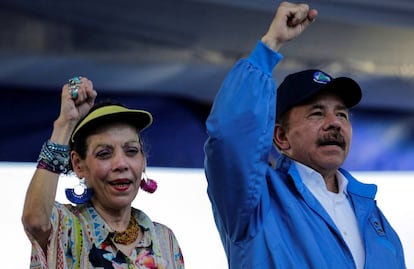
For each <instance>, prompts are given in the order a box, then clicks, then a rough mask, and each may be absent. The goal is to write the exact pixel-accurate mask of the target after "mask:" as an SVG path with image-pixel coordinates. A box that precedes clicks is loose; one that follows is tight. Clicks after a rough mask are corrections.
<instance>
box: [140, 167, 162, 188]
mask: <svg viewBox="0 0 414 269" xmlns="http://www.w3.org/2000/svg"><path fill="white" fill-rule="evenodd" d="M140 187H141V189H143V190H144V191H146V192H148V193H153V192H155V191H156V190H157V187H158V185H157V182H156V181H155V180H153V179H150V178H148V177H147V174H146V173H145V171H144V172H142V179H141V185H140Z"/></svg>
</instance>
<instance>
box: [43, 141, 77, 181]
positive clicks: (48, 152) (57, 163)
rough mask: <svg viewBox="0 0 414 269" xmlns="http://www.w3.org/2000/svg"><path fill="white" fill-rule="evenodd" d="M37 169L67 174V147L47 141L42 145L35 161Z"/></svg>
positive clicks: (68, 169) (68, 168)
mask: <svg viewBox="0 0 414 269" xmlns="http://www.w3.org/2000/svg"><path fill="white" fill-rule="evenodd" d="M37 168H40V169H46V170H48V171H50V172H53V173H56V174H68V173H69V172H70V171H71V169H70V166H69V147H68V146H67V145H60V144H56V143H53V142H52V141H50V140H47V141H46V142H45V143H43V146H42V149H41V151H40V154H39V158H38V159H37Z"/></svg>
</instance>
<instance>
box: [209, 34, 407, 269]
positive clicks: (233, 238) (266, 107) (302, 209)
mask: <svg viewBox="0 0 414 269" xmlns="http://www.w3.org/2000/svg"><path fill="white" fill-rule="evenodd" d="M281 58H282V56H281V55H280V54H278V53H276V52H273V51H271V50H270V49H269V48H267V47H266V46H265V45H264V44H263V43H261V42H258V45H257V46H256V48H255V50H254V51H253V52H252V53H251V55H250V56H249V58H247V59H242V60H240V61H239V62H238V63H237V64H236V65H235V66H234V68H233V69H232V71H231V72H230V74H229V75H228V77H227V78H226V80H225V81H224V82H223V85H222V88H221V89H220V91H219V93H218V94H217V96H216V99H215V101H214V104H213V107H212V110H211V113H210V115H209V117H208V120H207V123H206V126H207V131H208V135H209V138H208V140H207V141H206V144H205V154H206V159H205V173H206V177H207V181H208V195H209V198H210V201H211V204H212V209H213V214H214V218H215V222H216V225H217V228H218V231H219V233H220V237H221V240H222V243H223V246H224V249H225V252H226V254H227V258H228V263H229V268H231V269H244V268H246V269H252V268H258V269H266V268H283V269H287V268H295V269H306V268H312V269H315V268H316V269H332V268H335V269H341V268H343V269H352V268H355V263H354V261H353V258H352V254H351V252H350V250H349V248H348V247H347V245H346V243H345V241H344V239H343V238H342V236H341V234H340V232H339V231H338V229H337V228H336V226H335V224H334V223H333V221H332V220H331V218H330V217H329V215H328V214H327V212H326V211H325V210H324V209H323V207H322V206H321V204H320V203H319V202H318V201H317V199H316V198H315V197H314V196H313V195H312V194H311V192H310V191H309V190H308V189H307V188H306V186H305V185H304V184H303V182H302V180H301V178H300V176H299V173H298V171H297V169H296V166H295V165H293V162H292V160H291V159H289V158H287V157H286V156H283V155H282V156H281V157H280V158H279V159H278V160H277V165H276V167H275V168H273V167H272V166H270V165H269V162H268V160H269V154H270V153H271V151H272V137H273V130H274V122H275V111H276V86H275V82H274V79H273V77H272V70H273V68H274V66H276V64H277V63H278V62H279V61H280V60H281ZM341 172H342V173H343V174H344V175H345V176H346V178H347V179H348V181H349V182H348V187H347V192H348V198H349V200H350V202H351V205H352V207H353V209H354V211H355V215H356V218H357V221H358V225H359V229H360V231H361V234H362V239H363V243H364V246H365V256H366V261H365V268H366V269H381V268H384V269H399V268H405V262H404V254H403V249H402V245H401V242H400V240H399V238H398V235H397V234H396V232H395V231H394V230H393V228H392V227H391V225H390V224H389V222H388V221H387V219H386V218H385V216H384V215H383V214H382V213H381V211H380V209H379V208H378V207H377V205H376V202H375V200H374V198H375V194H376V191H377V187H376V186H375V185H370V184H363V183H361V182H358V181H357V180H356V179H355V178H353V177H352V176H351V175H350V174H349V173H348V172H347V171H345V170H343V169H341Z"/></svg>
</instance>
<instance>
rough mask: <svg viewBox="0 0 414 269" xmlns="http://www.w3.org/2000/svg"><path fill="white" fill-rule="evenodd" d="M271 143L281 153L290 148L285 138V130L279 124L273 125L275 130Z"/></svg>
mask: <svg viewBox="0 0 414 269" xmlns="http://www.w3.org/2000/svg"><path fill="white" fill-rule="evenodd" d="M273 143H274V144H275V145H276V146H277V147H278V148H279V150H281V151H284V150H288V149H289V148H290V144H289V140H288V139H287V136H286V130H285V128H283V127H282V126H281V125H280V124H276V125H275V130H274V133H273Z"/></svg>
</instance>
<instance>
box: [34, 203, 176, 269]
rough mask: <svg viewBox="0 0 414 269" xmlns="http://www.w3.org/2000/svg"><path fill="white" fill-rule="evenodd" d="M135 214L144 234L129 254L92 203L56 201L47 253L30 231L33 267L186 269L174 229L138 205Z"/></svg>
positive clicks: (62, 268)
mask: <svg viewBox="0 0 414 269" xmlns="http://www.w3.org/2000/svg"><path fill="white" fill-rule="evenodd" d="M132 216H133V217H135V218H136V219H137V221H138V223H139V226H140V228H141V230H142V231H143V237H142V239H141V240H140V241H138V242H137V243H136V246H135V248H134V250H133V251H132V253H130V254H129V255H126V254H124V253H123V252H122V251H120V250H119V249H117V247H116V245H115V244H114V243H113V237H114V233H113V232H111V230H110V228H109V226H108V225H107V224H106V223H105V221H104V220H103V219H102V218H101V217H100V215H99V214H98V213H97V212H96V211H95V209H94V208H93V206H92V205H91V204H84V205H80V206H73V205H70V204H60V203H58V202H55V205H54V207H53V211H52V218H51V221H52V226H53V231H52V234H51V235H50V238H49V244H48V249H47V255H45V253H44V252H43V250H42V248H41V247H40V246H39V244H38V243H37V242H36V240H34V238H33V237H32V236H31V235H30V234H28V237H29V239H30V241H31V242H32V255H31V263H30V268H31V269H52V268H56V269H68V268H82V269H88V268H104V269H126V268H127V269H132V268H137V269H183V268H184V259H183V256H182V253H181V249H180V247H179V245H178V242H177V240H176V238H175V235H174V233H173V232H172V231H171V230H170V229H169V228H168V227H167V226H165V225H163V224H160V223H157V222H152V221H151V219H150V218H149V217H148V216H147V215H146V214H145V213H144V212H142V211H140V210H138V209H135V208H132Z"/></svg>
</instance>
